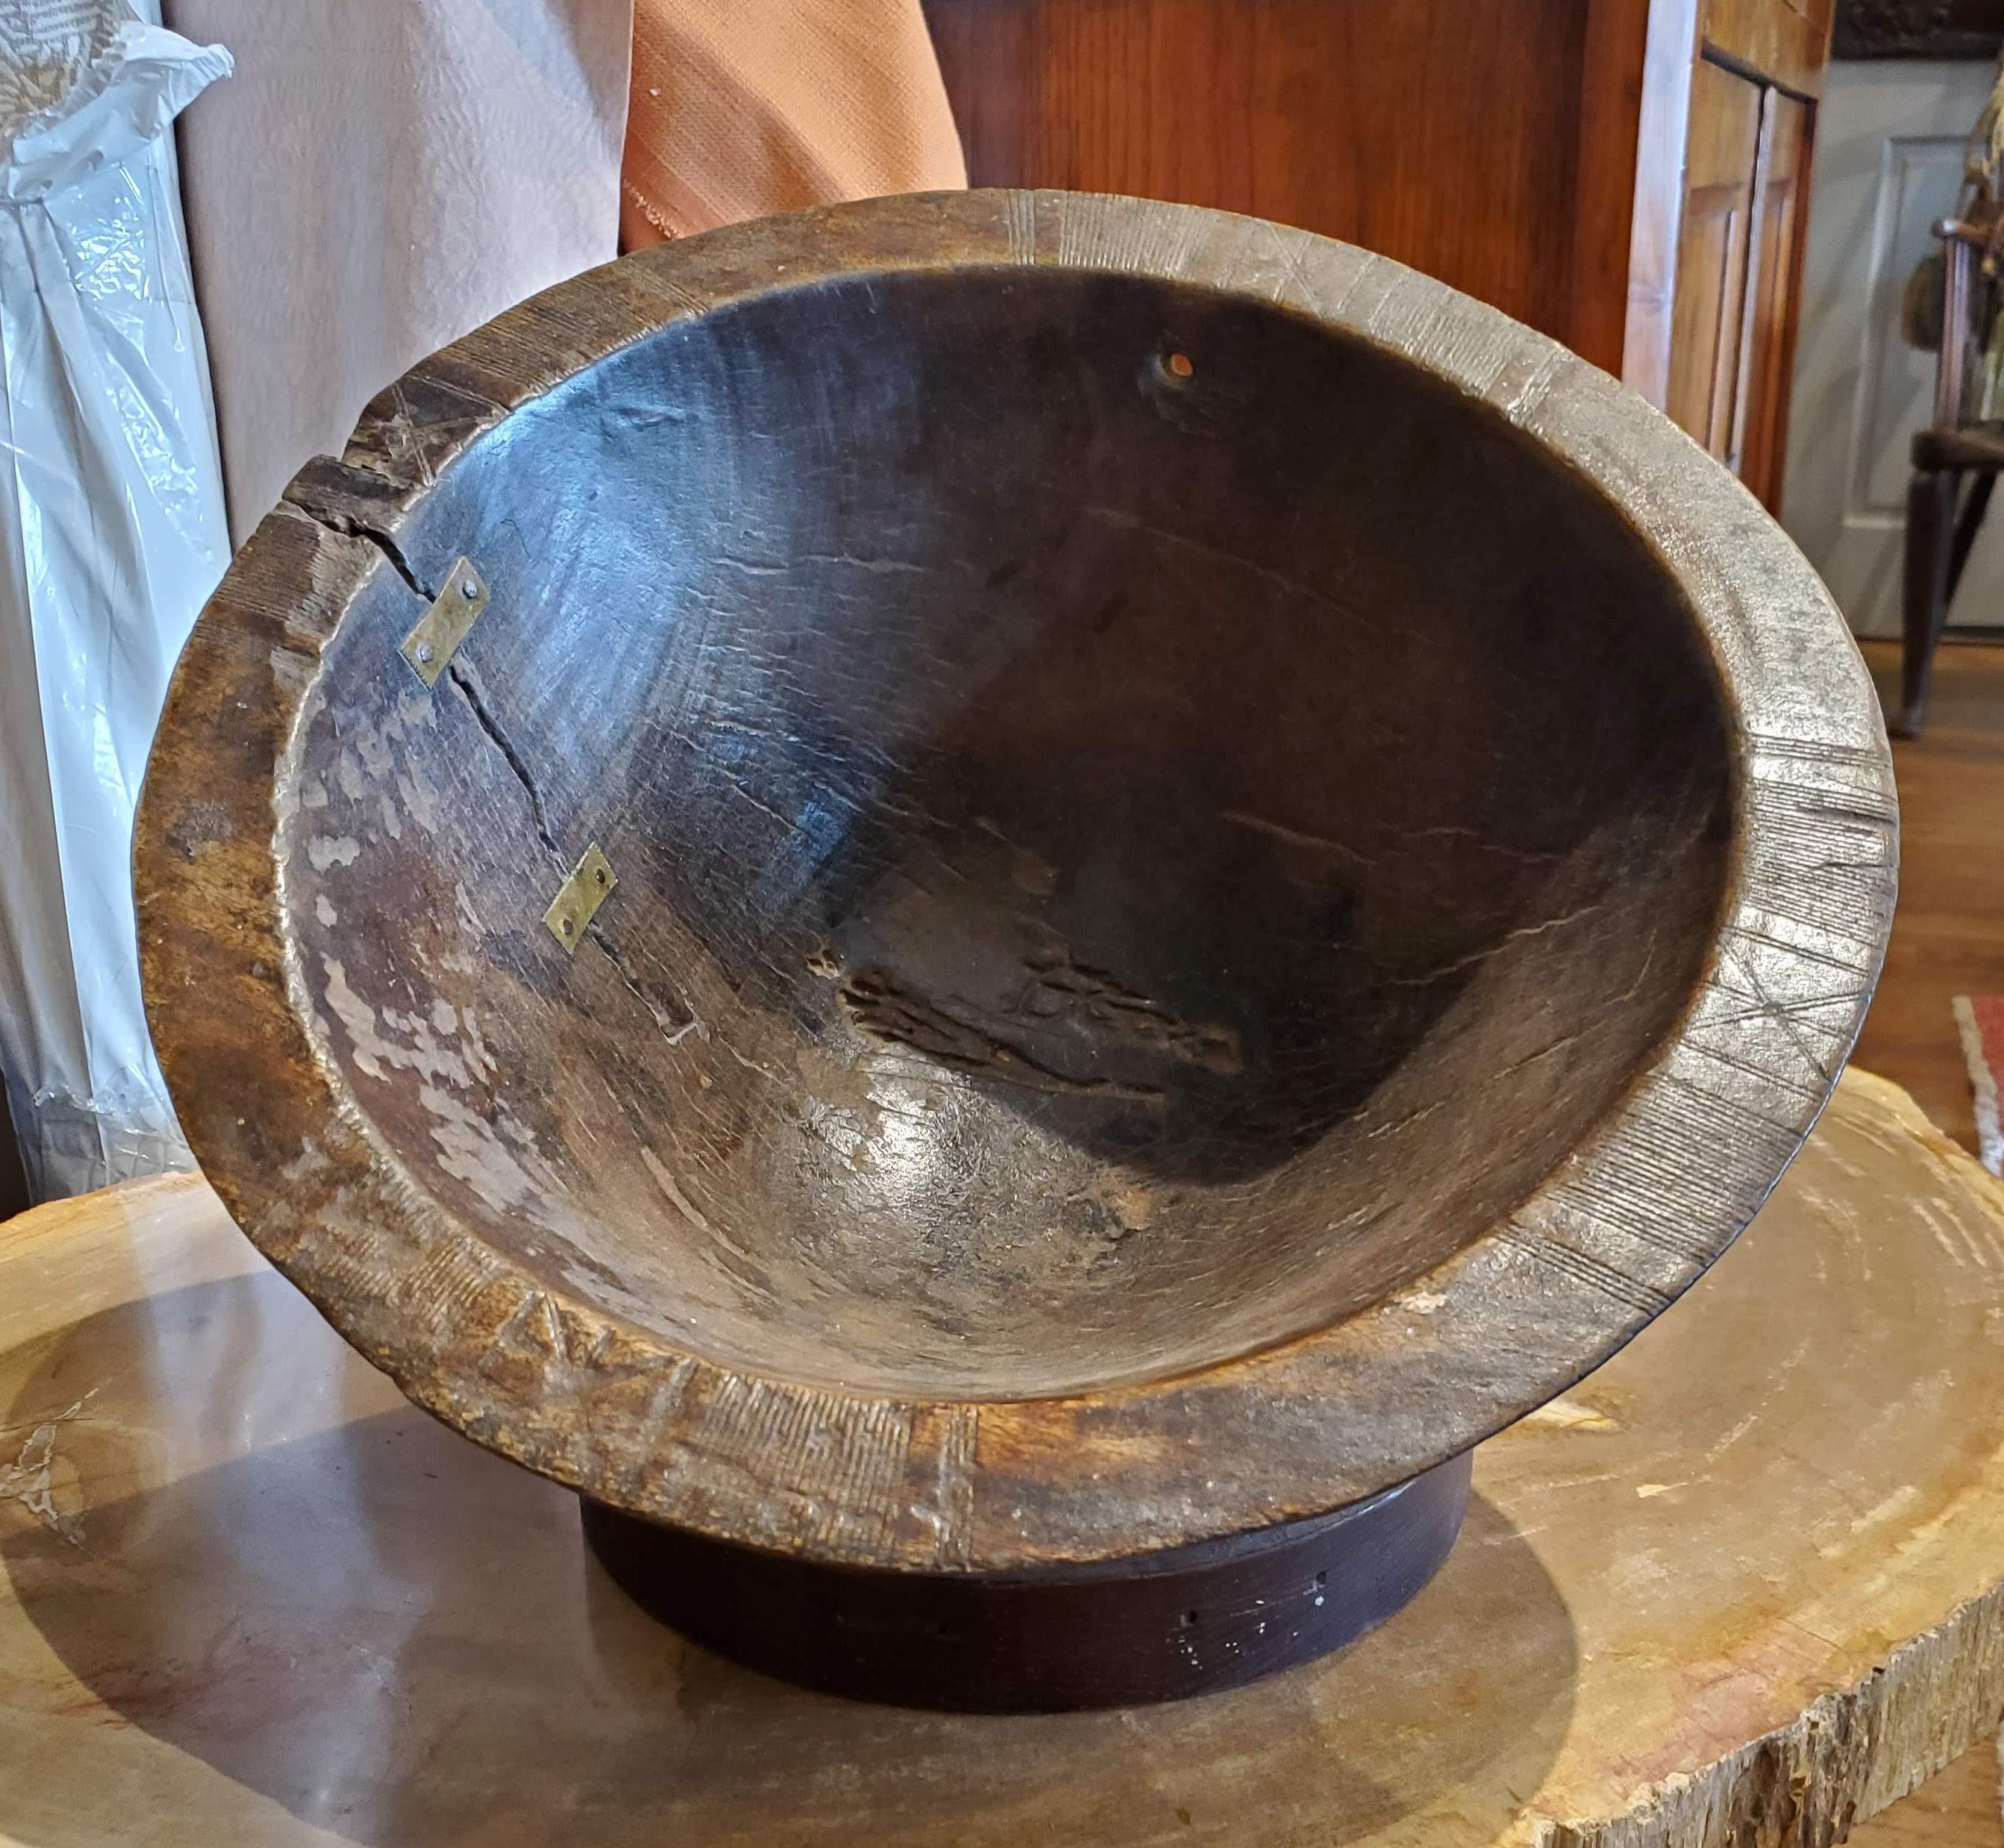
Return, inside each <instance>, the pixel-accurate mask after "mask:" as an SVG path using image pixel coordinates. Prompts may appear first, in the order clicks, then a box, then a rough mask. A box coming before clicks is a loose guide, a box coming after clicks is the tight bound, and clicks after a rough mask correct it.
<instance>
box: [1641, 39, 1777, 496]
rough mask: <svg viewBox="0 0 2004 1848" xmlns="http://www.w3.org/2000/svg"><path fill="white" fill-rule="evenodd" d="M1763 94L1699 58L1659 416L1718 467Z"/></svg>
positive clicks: (1725, 454)
mask: <svg viewBox="0 0 2004 1848" xmlns="http://www.w3.org/2000/svg"><path fill="white" fill-rule="evenodd" d="M1762 94H1763V91H1762V88H1761V86H1760V85H1759V84H1757V83H1753V82H1749V81H1748V79H1746V78H1744V77H1742V76H1740V75H1738V74H1737V73H1736V72H1732V71H1729V70H1727V69H1725V68H1724V66H1722V65H1715V64H1713V63H1711V61H1709V60H1708V59H1704V58H1700V59H1699V60H1698V61H1697V65H1696V66H1695V68H1694V69H1693V71H1692V72H1691V96H1690V139H1689V141H1688V142H1687V145H1686V152H1685V157H1684V159H1685V164H1684V198H1683V226H1682V229H1680V232H1679V233H1678V238H1677V271H1676V293H1675V296H1674V297H1673V303H1672V307H1671V313H1670V320H1671V328H1670V377H1669V394H1668V398H1667V401H1666V404H1665V405H1664V408H1665V409H1666V411H1669V414H1670V415H1671V416H1672V417H1673V418H1675V419H1676V422H1678V423H1680V424H1681V425H1683V427H1684V429H1687V430H1688V431H1689V432H1690V433H1691V435H1692V436H1695V437H1696V438H1697V439H1698V441H1699V442H1700V443H1703V444H1704V446H1705V447H1706V448H1707V449H1708V450H1711V453H1713V454H1714V455H1715V456H1717V457H1718V458H1719V459H1720V460H1722V461H1729V460H1731V459H1732V449H1733V440H1734V437H1735V436H1736V432H1737V428H1738V425H1739V383H1740V376H1741V366H1742V360H1743V352H1742V349H1743V345H1744V335H1745V334H1746V313H1747V308H1748V303H1747V299H1746V298H1747V287H1746V282H1747V261H1748V258H1749V257H1750V254H1751V250H1750V237H1751V233H1752V229H1753V198H1754V184H1753V183H1754V174H1755V170H1756V169H1757V166H1759V163H1760V156H1761V97H1762Z"/></svg>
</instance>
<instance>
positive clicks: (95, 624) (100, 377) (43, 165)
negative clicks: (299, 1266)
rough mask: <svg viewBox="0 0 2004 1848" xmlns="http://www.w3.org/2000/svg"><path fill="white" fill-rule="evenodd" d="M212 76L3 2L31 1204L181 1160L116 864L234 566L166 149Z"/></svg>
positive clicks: (3, 894) (6, 927) (19, 904)
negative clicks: (213, 597)
mask: <svg viewBox="0 0 2004 1848" xmlns="http://www.w3.org/2000/svg"><path fill="white" fill-rule="evenodd" d="M230 68H231V66H230V59H229V54H228V53H227V52H226V51H223V50H222V49H221V47H208V48H204V47H199V46H197V45H194V44H191V43H190V42H189V41H188V40H186V39H184V38H181V37H177V35H176V34H174V33H171V32H168V31H166V30H163V29H162V28H161V27H160V26H158V25H156V24H152V23H148V22H147V21H146V20H145V19H143V18H142V17H141V16H138V14H137V13H136V12H135V11H134V10H133V9H132V8H131V6H129V5H124V4H122V3H121V0H0V362H4V380H0V384H3V385H4V390H0V463H4V468H0V1069H5V1073H6V1078H7V1084H8V1090H9V1102H10V1104H11V1105H12V1111H13V1115H14V1122H15V1126H16V1132H17V1133H18V1135H19V1139H20V1142H21V1146H22V1153H23V1157H24V1159H25V1161H26V1166H27V1168H28V1181H29V1185H30V1190H31V1192H33V1193H34V1194H35V1195H36V1196H37V1197H38V1198H51V1197H54V1196H56V1195H62V1194H66V1193H75V1192H82V1191H83V1190H85V1189H86V1188H93V1187H97V1186H101V1185H103V1184H105V1183H106V1182H107V1181H113V1180H117V1179H121V1178H124V1177H125V1176H127V1175H130V1174H139V1173H144V1172H146V1171H149V1170H152V1169H155V1168H159V1167H170V1166H175V1165H180V1164H184V1163H185V1162H186V1160H187V1151H186V1149H185V1146H184V1144H183V1143H182V1142H181V1139H180V1134H179V1132H178V1131H177V1129H176V1127H175V1125H174V1119H173V1111H172V1109H171V1108H170V1104H169V1103H168V1101H167V1097H166V1088H165V1087H164V1085H163V1083H162V1081H161V1077H160V1073H159V1066H158V1065H157V1064H156V1062H155V1060H154V1057H153V1053H152V1045H151V1042H150V1041H149V1038H148V1036H147V1032H146V1024H145V1013H144V1011H143V1010H142V1005H141V999H140V990H139V977H138V957H137V951H136V943H135V932H134V928H133V914H132V889H131V830H132V815H133V810H134V807H135V803H136V802H137V800H138V793H139V785H140V781H141V779H142V775H144V772H145V764H146V754H147V751H148V748H149V746H150V744H151V743H152V736H153V729H154V726H155V725H156V723H157V722H158V719H159V709H160V703H161V701H162V699H163V697H164V695H165V694H166V684H167V678H168V676H169V674H170V672H171V671H172V669H173V663H174V659H175V656H177V654H178V653H179V652H180V646H181V643H182V642H184V640H185V639H186V638H187V632H188V630H189V628H191V626H192V625H193V623H194V618H195V616H196V614H197V612H198V611H199V610H200V608H201V604H202V602H203V600H204V599H205V597H207V596H208V593H209V592H210V590H212V588H213V587H214V586H215V582H216V580H217V579H218V578H219V576H221V575H222V569H223V567H224V565H226V563H227V562H228V557H229V541H228V537H227V529H226V524H225V520H224V513H223V501H222V480H221V474H220V471H219V467H218V464H217V456H216V443H215V420H214V413H213V411H212V406H211V403H210V397H209V383H208V366H207V362H206V359H205V355H204V352H203V346H202V339H201V327H200V325H199V324H198V320H197V319H196V316H195V310H194V290H193V287H192V285H191V281H190V278H189V273H188V261H187V238H186V234H185V232H184V229H183V226H182V223H181V218H180V204H179V200H178V197H177V186H176V178H175V170H174V165H173V146H172V135H171V128H172V124H173V118H174V117H175V115H176V114H177V113H178V112H179V111H180V110H181V109H182V108H183V107H185V106H186V104H187V103H188V102H189V101H190V100H191V99H192V98H194V96H196V95H198V93H200V92H201V90H202V89H205V87H206V86H208V85H209V84H210V83H212V82H215V79H218V78H219V77H224V76H226V75H229V70H230Z"/></svg>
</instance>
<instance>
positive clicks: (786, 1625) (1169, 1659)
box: [583, 1452, 1473, 1713]
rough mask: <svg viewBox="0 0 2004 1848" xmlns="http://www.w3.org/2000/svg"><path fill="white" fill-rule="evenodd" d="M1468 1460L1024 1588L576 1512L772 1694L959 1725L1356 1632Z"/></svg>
mask: <svg viewBox="0 0 2004 1848" xmlns="http://www.w3.org/2000/svg"><path fill="white" fill-rule="evenodd" d="M1472 1460H1473V1453H1472V1452H1471V1453H1469V1454H1464V1455H1463V1456H1459V1457H1456V1458H1453V1459H1452V1461H1449V1462H1446V1463H1443V1464H1442V1465H1440V1466H1439V1467H1438V1468H1436V1469H1431V1470H1429V1471H1428V1472H1427V1473H1426V1474H1425V1475H1423V1476H1420V1477H1417V1478H1416V1479H1414V1481H1412V1482H1407V1483H1405V1484H1403V1486H1400V1487H1399V1488H1396V1489H1388V1490H1387V1491H1386V1493H1384V1494H1382V1495H1379V1496H1373V1497H1372V1499H1371V1500H1368V1501H1366V1502H1361V1503H1358V1504H1357V1505H1355V1506H1354V1507H1348V1508H1343V1509H1339V1510H1337V1512H1336V1513H1334V1514H1325V1515H1323V1516H1320V1517H1318V1518H1316V1519H1314V1520H1311V1521H1291V1522H1288V1523H1287V1524H1284V1525H1281V1526H1279V1527H1274V1528H1267V1529H1265V1530H1263V1531H1260V1532H1257V1533H1252V1534H1241V1535H1234V1536H1233V1537H1231V1538H1229V1539H1225V1540H1216V1541H1209V1542H1203V1543H1202V1544H1200V1545H1195V1546H1182V1547H1176V1548H1174V1549H1171V1550H1169V1551H1168V1552H1162V1553H1159V1554H1157V1555H1154V1556H1152V1557H1144V1558H1142V1559H1113V1560H1106V1561H1102V1562H1100V1563H1096V1564H1094V1565H1090V1566H1075V1567H1072V1568H1070V1569H1068V1570H1047V1571H1044V1572H1041V1573H1037V1574H1035V1576H1034V1577H1032V1576H1025V1575H1020V1574H1018V1575H1009V1576H1001V1575H986V1574H976V1573H961V1574H946V1573H900V1572H877V1571H861V1570H853V1569H848V1568H844V1567H842V1566H822V1565H817V1564H815V1563H812V1562H811V1561H808V1560H804V1559H793V1558H788V1557H786V1556H781V1555H779V1554H774V1553H766V1552H756V1551H755V1550H754V1549H751V1548H749V1547H743V1546H731V1545H726V1544H724V1543H723V1542H720V1541H716V1540H711V1539H708V1538H705V1537H704V1536H702V1535H699V1534H692V1533H690V1532H688V1531H685V1530H684V1529H681V1528H669V1527H664V1526H661V1525H659V1524H656V1523H654V1522H652V1521H642V1520H639V1519H636V1518H635V1517H633V1516H632V1515H629V1514H621V1513H620V1512H619V1511H618V1510H616V1509H612V1508H608V1507H606V1506H604V1504H603V1503H599V1502H594V1501H589V1500H587V1501H586V1502H584V1503H583V1510H584V1533H585V1538H586V1539H587V1542H589V1543H590V1546H591V1549H592V1551H593V1552H594V1553H596V1554H597V1556H598V1560H599V1563H600V1564H601V1565H602V1566H604V1568H605V1569H606V1570H607V1571H608V1572H609V1573H611V1575H612V1577H614V1578H615V1580H617V1581H618V1584H619V1585H620V1587H622V1589H623V1590H624V1591H626V1592H627V1593H628V1594H629V1596H631V1597H632V1598H633V1599H634V1600H635V1601H636V1602H637V1603H639V1605H641V1606H642V1608H644V1609H646V1611H648V1612H650V1613H651V1614H652V1615H654V1616H655V1617H657V1618H659V1619H660V1620H661V1621H662V1622H664V1623H667V1624H671V1625H672V1626H674V1628H675V1629H678V1630H679V1631H681V1633H682V1634H683V1635H685V1636H688V1637H689V1638H690V1639H691V1640H693V1641H695V1642H697V1643H702V1645H703V1646H704V1647H706V1648H707V1649H711V1650H715V1651H716V1653H717V1654H719V1655H722V1656H727V1657H730V1659H731V1660H732V1661H735V1662H740V1663H742V1664H744V1666H745V1667H747V1668H755V1669H757V1670H759V1671H760V1672H761V1673H762V1674H766V1675H776V1676H777V1677H778V1678H780V1679H781V1680H783V1681H790V1682H798V1683H800V1684H801V1685H804V1686H806V1687H810V1688H817V1689H821V1690H822V1692H826V1693H832V1694H844V1695H849V1696H854V1697H857V1698H860V1699H866V1700H878V1701H888V1702H892V1703H896V1704H897V1705H899V1706H921V1707H936V1708H943V1709H948V1710H954V1711H957V1712H962V1713H1056V1712H1060V1711H1063V1710H1072V1709H1077V1708H1082V1707H1102V1706H1137V1705H1140V1704H1141V1703H1144V1702H1151V1701H1158V1700H1177V1699H1182V1698H1183V1697H1184V1696H1188V1695H1192V1694H1208V1693H1212V1692H1216V1691H1217V1690H1218V1689H1224V1688H1235V1687H1239V1686H1242V1685H1244V1684H1245V1683H1246V1682H1251V1681H1256V1680H1257V1679H1258V1678H1260V1676H1261V1675H1269V1674H1271V1673H1272V1672H1273V1671H1274V1670H1276V1669H1279V1668H1292V1667H1293V1666H1295V1664H1297V1663H1300V1662H1306V1661H1312V1660H1313V1659H1314V1658H1315V1657H1317V1656H1320V1655H1326V1654H1328V1653H1329V1652H1330V1650H1334V1649H1340V1648H1341V1647H1343V1645H1344V1643H1348V1642H1351V1641H1353V1640H1354V1639H1355V1638H1357V1637H1358V1636H1361V1635H1363V1633H1365V1631H1366V1630H1369V1629H1375V1628H1376V1627H1377V1626H1378V1625H1379V1624H1380V1623H1382V1622H1384V1621H1385V1619H1386V1618H1388V1617H1389V1616H1390V1615H1392V1613H1393V1612H1395V1611H1396V1610H1397V1609H1399V1608H1400V1606H1401V1605H1404V1604H1405V1603H1406V1602H1407V1601H1408V1600H1409V1599H1410V1598H1412V1597H1413V1596H1414V1594H1416V1593H1417V1591H1419V1590H1420V1588H1421V1587H1422V1586H1424V1584H1426V1582H1427V1581H1428V1580H1429V1579H1430V1578H1431V1577H1433V1575H1434V1573H1435V1572H1436V1571H1437V1570H1438V1569H1439V1567H1440V1566H1441V1563H1442V1561H1443V1560H1445V1559H1446V1557H1447V1556H1448V1551H1449V1549H1450V1548H1451V1547H1452V1545H1454V1542H1455V1536H1456V1535H1457V1534H1459V1532H1460V1531H1461V1521H1462V1516H1463V1514H1464V1513H1465V1512H1466V1509H1467V1507H1468V1485H1469V1477H1470V1465H1471V1462H1472Z"/></svg>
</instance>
